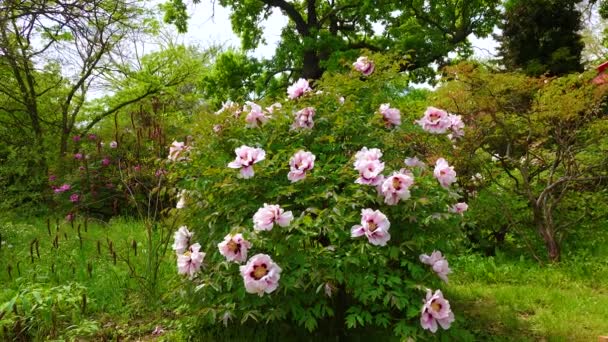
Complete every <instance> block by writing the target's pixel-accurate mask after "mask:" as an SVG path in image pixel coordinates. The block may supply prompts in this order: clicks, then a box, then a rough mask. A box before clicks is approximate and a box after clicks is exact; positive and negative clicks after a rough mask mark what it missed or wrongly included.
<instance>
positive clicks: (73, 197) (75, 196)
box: [70, 194, 80, 203]
mask: <svg viewBox="0 0 608 342" xmlns="http://www.w3.org/2000/svg"><path fill="white" fill-rule="evenodd" d="M70 202H72V203H78V202H80V195H79V194H71V195H70Z"/></svg>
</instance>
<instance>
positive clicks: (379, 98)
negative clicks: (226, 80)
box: [170, 56, 463, 337]
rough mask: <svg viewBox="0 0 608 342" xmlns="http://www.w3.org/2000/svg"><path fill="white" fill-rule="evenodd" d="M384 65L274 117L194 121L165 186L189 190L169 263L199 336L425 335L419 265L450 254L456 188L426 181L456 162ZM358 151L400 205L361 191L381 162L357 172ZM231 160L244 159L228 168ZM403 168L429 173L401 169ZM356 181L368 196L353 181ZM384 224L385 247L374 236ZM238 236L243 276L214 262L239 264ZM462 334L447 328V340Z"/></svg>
mask: <svg viewBox="0 0 608 342" xmlns="http://www.w3.org/2000/svg"><path fill="white" fill-rule="evenodd" d="M385 58H386V57H384V59H383V58H382V57H381V56H374V57H373V58H371V60H373V61H374V62H375V63H376V65H375V71H374V72H373V74H371V75H369V76H364V75H362V74H361V73H360V72H358V71H355V70H353V71H351V72H350V73H348V74H328V75H325V76H324V78H323V79H322V80H320V81H318V82H316V84H315V85H314V87H313V88H314V89H312V90H311V91H303V92H302V93H303V95H301V96H299V97H296V98H295V99H293V100H286V101H283V102H281V106H280V107H279V106H277V105H275V106H273V108H272V109H271V111H272V113H269V111H268V110H264V109H262V108H263V107H264V106H269V105H270V103H271V102H272V101H263V104H264V106H259V107H257V106H256V105H255V104H252V103H249V104H248V105H246V106H245V108H244V111H241V108H240V107H237V106H232V107H229V108H226V109H225V110H223V111H221V114H219V115H205V116H202V117H201V118H200V120H199V122H198V124H197V126H196V129H197V134H196V135H195V136H196V137H197V138H195V139H194V143H193V146H192V147H193V148H192V150H191V151H190V153H189V154H188V155H187V158H186V159H185V160H183V161H181V162H176V163H175V164H174V165H173V168H172V169H171V171H172V172H171V173H170V175H171V177H176V178H175V179H176V180H177V181H179V186H180V187H181V188H183V189H186V194H187V195H186V200H185V204H186V206H185V208H184V209H182V210H183V212H182V211H180V212H179V215H183V216H182V217H184V223H185V224H186V225H187V226H188V227H190V228H191V229H192V230H193V231H194V236H193V237H191V236H190V235H189V234H188V231H187V230H182V231H181V232H178V233H177V234H176V246H175V248H176V249H183V251H180V252H184V253H183V254H179V255H178V257H177V258H178V265H179V267H180V268H179V270H180V272H181V273H186V274H189V275H192V276H190V277H187V276H186V277H185V278H188V279H184V286H185V287H186V289H187V290H186V292H185V296H184V297H183V298H184V299H185V300H186V302H187V303H190V304H191V308H192V309H191V310H193V311H194V312H192V316H193V317H196V321H198V323H197V324H206V325H209V326H213V327H216V328H217V327H221V323H223V324H225V325H226V326H233V325H241V324H242V327H243V329H246V327H248V326H250V325H251V324H252V321H255V322H258V323H260V324H272V326H273V327H279V326H281V325H280V324H281V322H291V323H292V324H296V325H297V326H299V327H304V328H305V329H307V330H308V331H311V332H312V331H315V330H317V334H319V333H322V332H325V333H326V334H333V335H334V336H335V335H336V334H340V335H342V336H350V335H351V334H354V333H355V332H357V331H359V332H360V331H361V330H355V329H361V328H363V329H367V330H368V331H376V332H377V334H383V333H386V331H387V330H388V331H392V332H393V333H394V334H395V335H396V336H400V337H404V336H413V337H415V336H421V335H423V334H424V333H423V331H422V329H421V328H420V316H421V309H422V300H423V299H424V295H425V290H426V288H427V286H429V287H431V288H433V289H436V288H438V287H439V286H440V280H439V277H437V276H436V275H435V274H433V271H432V269H430V268H431V267H429V266H427V265H425V264H424V263H422V262H421V261H420V260H419V255H421V254H424V253H427V254H430V252H431V251H433V250H438V249H441V250H443V251H444V252H446V251H450V250H454V249H455V247H456V246H457V245H458V243H459V241H460V239H461V234H460V233H459V229H458V225H457V223H456V222H457V221H458V220H459V217H460V215H458V214H454V213H451V212H450V208H451V207H452V206H453V205H454V204H455V203H457V202H458V199H459V198H460V195H459V194H458V189H457V187H456V185H455V184H452V185H449V183H451V181H453V179H451V180H450V179H447V182H446V185H447V186H446V187H445V188H444V187H442V186H440V184H439V183H438V180H437V179H436V178H435V176H434V174H433V172H434V170H433V165H434V164H435V161H437V160H439V158H440V157H443V158H446V159H447V162H448V163H450V162H453V160H452V159H451V157H450V155H449V153H450V151H452V149H453V147H452V145H453V142H452V141H450V140H449V139H448V138H447V137H446V135H447V133H449V132H445V133H444V134H430V133H427V132H424V131H423V130H422V129H420V127H418V126H417V125H415V124H413V120H414V119H418V118H420V117H421V116H422V112H423V103H424V102H423V100H424V97H423V96H422V97H421V96H420V92H413V96H409V95H408V92H409V91H410V89H408V88H407V78H406V77H405V76H404V75H403V74H400V73H398V71H397V70H398V67H397V66H394V65H389V64H387V63H385V61H386V60H387V59H385ZM293 90H294V89H293V88H292V93H298V94H299V92H296V91H293ZM292 97H293V96H292ZM341 97H344V101H343V104H342V100H341V99H340V98H341ZM384 103H390V108H397V109H400V110H401V124H400V125H396V123H397V120H396V116H395V112H394V111H393V112H385V111H386V110H387V109H388V108H389V107H386V106H383V107H382V112H383V113H384V115H383V113H381V110H380V108H381V104H384ZM310 108H312V109H314V116H312V122H311V121H310V118H311V110H310ZM248 126H249V127H248ZM456 144H457V142H456ZM364 148H367V149H373V148H377V149H379V150H381V152H382V156H381V158H380V159H381V162H383V163H384V164H383V165H384V169H383V172H382V174H383V175H384V177H385V178H388V177H389V176H391V175H392V173H393V172H400V174H399V177H402V178H401V179H391V180H390V181H389V182H388V183H386V184H385V186H386V187H388V188H390V187H391V186H392V185H394V186H397V190H403V188H404V187H405V188H406V189H407V188H409V195H410V197H409V198H408V196H407V194H404V193H403V192H401V193H399V194H398V195H397V196H396V197H390V199H388V200H386V201H385V197H384V196H381V195H379V192H378V190H377V187H376V186H373V185H366V184H365V183H375V181H374V180H373V179H372V178H373V176H375V175H377V172H376V171H378V170H377V168H378V167H379V165H378V163H380V162H375V164H374V163H367V164H366V162H365V160H364V159H365V157H363V156H362V155H361V154H357V153H358V152H361V151H362V149H364ZM235 149H236V151H237V153H239V152H240V153H241V154H242V158H241V159H239V158H238V156H237V158H236V159H235ZM260 149H262V150H263V152H264V153H262V151H261V150H260ZM299 151H305V152H310V153H312V154H313V155H314V160H313V158H312V156H311V155H308V154H306V153H302V152H299ZM247 153H249V155H247ZM298 153H299V155H297V154H298ZM368 153H370V154H373V153H371V152H369V151H368ZM406 157H418V158H419V159H420V160H421V161H424V162H425V163H426V166H425V167H410V166H406V165H405V164H404V159H405V158H406ZM248 158H254V159H253V160H251V159H250V160H246V159H248ZM368 159H373V156H368ZM290 160H291V161H290ZM252 161H256V163H255V164H252V163H251V162H252ZM313 161H314V166H313V165H312V164H313ZM229 164H230V167H232V168H230V167H228V166H229ZM353 164H356V166H357V168H358V170H356V169H355V167H354V166H353ZM251 166H252V168H253V169H250V167H251ZM368 166H369V168H368ZM239 167H240V170H239V169H237V168H239ZM446 167H447V166H446ZM380 168H381V167H380ZM400 170H401V171H400ZM444 171H447V175H448V176H449V174H450V173H451V172H452V171H450V169H449V167H447V168H446V170H444ZM366 172H368V174H367V175H366V174H365V173H366ZM360 173H361V174H360ZM288 174H289V176H288ZM364 176H367V177H364ZM288 177H289V179H288ZM358 177H359V183H364V184H358V183H356V182H355V180H357V179H358ZM408 177H410V178H409V180H408ZM411 177H413V180H414V184H413V185H411V186H409V183H408V182H409V181H411ZM442 177H443V176H442ZM290 179H291V180H290ZM393 180H394V181H395V182H393ZM378 184H382V183H381V182H380V183H378ZM378 188H379V189H381V188H382V187H381V186H379V187H378ZM385 190H387V189H385ZM388 190H390V189H388ZM393 190H395V189H393ZM395 202H396V203H395ZM387 203H391V204H393V203H394V205H389V204H387ZM272 205H278V206H280V207H276V206H272ZM368 209H369V210H368ZM362 212H363V214H364V215H367V216H366V217H367V218H368V219H366V220H364V221H365V222H361V221H362V216H361V215H362ZM385 217H386V219H387V220H388V221H390V228H389V229H388V233H389V234H390V238H389V237H388V236H387V235H386V234H384V233H386V232H384V231H383V229H385V228H386V227H385V224H386V221H385V220H384V218H385ZM273 218H274V221H273V222H274V223H275V224H274V226H272V225H271V224H270V220H271V219H273ZM370 222H371V223H370ZM359 224H362V225H363V227H362V228H361V227H354V226H356V225H359ZM351 230H352V233H351ZM379 232H381V233H382V234H379ZM366 233H367V234H368V235H370V237H369V240H368V239H367V238H366V237H365V235H364V234H366ZM227 234H232V236H233V241H232V242H230V241H229V239H230V236H227ZM235 234H242V238H244V239H245V240H247V241H249V242H250V243H251V249H250V250H249V251H248V255H247V257H246V258H244V257H243V256H234V255H233V258H234V259H237V263H239V260H242V261H245V262H243V264H246V265H242V266H241V268H240V271H239V268H238V267H237V265H235V264H234V263H233V262H230V261H227V260H226V259H225V257H224V256H223V255H222V254H220V251H218V244H220V243H222V242H223V241H224V244H223V247H224V248H223V253H224V254H225V255H227V254H228V252H226V251H227V250H232V251H235V249H236V245H237V242H235V241H236V240H234V239H236V237H234V235H235ZM351 234H352V235H357V236H358V235H362V234H363V236H361V237H357V238H353V237H352V236H351ZM238 238H239V239H240V238H241V237H238ZM239 241H241V240H239ZM195 242H196V243H199V244H200V245H201V248H200V252H199V251H198V246H196V245H195V246H191V247H190V249H189V250H188V247H187V246H189V245H190V244H193V243H195ZM227 244H232V245H231V246H232V247H231V248H232V249H230V248H229V247H230V246H227ZM239 246H240V247H241V248H242V249H244V244H243V243H240V244H239ZM242 249H241V252H242ZM201 252H202V253H201ZM260 254H262V255H260ZM202 258H204V261H203V262H202V267H203V269H202V270H201V271H200V272H198V273H197V272H196V271H197V270H198V267H199V266H200V260H201V259H202ZM448 258H449V254H448ZM246 259H247V260H248V261H246ZM269 259H270V260H269ZM430 259H432V260H431V261H429V260H430ZM430 259H429V258H427V259H425V260H426V262H428V263H430V264H433V263H435V262H438V261H440V260H442V258H437V255H436V254H435V255H434V256H432V257H431V258H430ZM275 263H276V265H274V264H275ZM440 264H441V262H440V263H439V264H435V265H434V266H435V269H436V270H437V271H438V273H439V274H443V275H445V273H446V272H447V271H448V270H447V264H441V265H443V266H445V267H444V268H442V267H439V266H441V265H440ZM442 272H443V273H442ZM241 274H243V275H244V278H246V282H245V284H244V283H243V276H242V275H241ZM264 280H265V281H266V282H265V283H264V284H262V282H263V281H264ZM275 287H276V288H275ZM248 292H258V293H259V294H260V295H259V296H258V295H255V294H251V293H248ZM448 320H449V319H448ZM456 322H458V319H456ZM440 323H441V322H440ZM444 323H445V322H444ZM446 325H447V324H446ZM456 325H458V323H456ZM344 326H346V328H348V329H350V330H347V329H344ZM269 327H270V325H269ZM243 329H241V330H240V331H241V332H243V334H246V330H243ZM439 330H441V329H439ZM286 331H287V330H286ZM291 331H292V332H293V331H295V330H291ZM380 331H383V332H380ZM462 333H463V332H462V331H459V330H458V329H457V327H456V329H451V330H449V331H448V334H462ZM377 334H376V335H377ZM353 336H354V335H353ZM351 337H352V336H351Z"/></svg>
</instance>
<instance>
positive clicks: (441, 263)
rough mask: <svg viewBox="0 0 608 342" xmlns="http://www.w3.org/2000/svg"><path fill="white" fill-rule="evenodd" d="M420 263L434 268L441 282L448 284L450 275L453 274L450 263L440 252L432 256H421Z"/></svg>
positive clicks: (434, 252)
mask: <svg viewBox="0 0 608 342" xmlns="http://www.w3.org/2000/svg"><path fill="white" fill-rule="evenodd" d="M420 261H421V262H422V263H423V264H427V265H429V266H431V267H432V268H433V271H435V273H437V275H438V276H439V278H441V280H443V281H445V282H446V283H447V282H448V274H450V273H452V270H450V267H449V264H448V261H447V260H446V259H445V258H444V257H443V255H442V254H441V252H440V251H433V253H431V255H430V256H429V255H426V254H421V255H420Z"/></svg>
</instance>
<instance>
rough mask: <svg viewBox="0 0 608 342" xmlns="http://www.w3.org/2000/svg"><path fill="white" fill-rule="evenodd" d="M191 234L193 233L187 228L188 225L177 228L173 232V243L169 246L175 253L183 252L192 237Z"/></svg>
mask: <svg viewBox="0 0 608 342" xmlns="http://www.w3.org/2000/svg"><path fill="white" fill-rule="evenodd" d="M192 235H194V233H192V232H190V231H189V230H188V227H186V226H181V227H179V229H178V230H177V231H176V232H175V235H173V238H174V241H173V245H172V246H171V248H173V250H174V251H175V253H177V254H183V253H184V252H185V251H186V249H187V248H188V245H190V239H192Z"/></svg>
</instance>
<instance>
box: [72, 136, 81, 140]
mask: <svg viewBox="0 0 608 342" xmlns="http://www.w3.org/2000/svg"><path fill="white" fill-rule="evenodd" d="M80 139H81V138H80V135H75V136H73V137H72V140H73V141H74V142H79V141H80Z"/></svg>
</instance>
